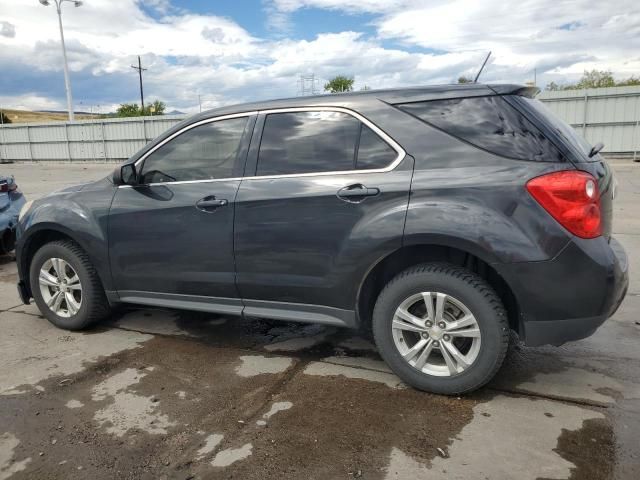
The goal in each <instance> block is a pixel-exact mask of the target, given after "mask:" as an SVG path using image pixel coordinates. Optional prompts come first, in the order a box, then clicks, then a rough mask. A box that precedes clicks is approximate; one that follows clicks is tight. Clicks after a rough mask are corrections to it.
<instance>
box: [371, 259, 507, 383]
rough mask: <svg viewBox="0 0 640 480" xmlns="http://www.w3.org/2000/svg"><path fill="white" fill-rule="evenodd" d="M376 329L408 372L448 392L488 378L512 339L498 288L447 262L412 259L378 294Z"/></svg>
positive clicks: (379, 341)
mask: <svg viewBox="0 0 640 480" xmlns="http://www.w3.org/2000/svg"><path fill="white" fill-rule="evenodd" d="M373 333H374V338H375V341H376V345H377V346H378V350H379V351H380V354H381V355H382V357H383V358H384V360H385V361H386V362H387V363H388V364H389V366H390V367H391V369H392V370H393V371H394V372H395V373H396V374H397V375H398V376H399V377H400V378H401V379H402V380H404V381H405V382H406V383H408V384H409V385H411V386H413V387H415V388H418V389H420V390H426V391H429V392H434V393H442V394H447V395H453V394H461V393H466V392H471V391H473V390H475V389H477V388H479V387H481V386H482V385H484V384H485V383H487V382H488V381H489V380H490V379H491V378H492V377H493V376H494V375H495V373H496V372H497V371H498V369H499V368H500V366H501V364H502V361H503V360H504V357H505V354H506V351H507V347H508V344H509V328H508V322H507V316H506V312H505V310H504V307H503V305H502V302H501V301H500V299H499V298H498V296H497V295H496V293H495V292H494V290H493V289H492V288H491V287H490V286H489V285H488V284H487V283H486V282H485V281H484V280H483V279H482V278H480V277H479V276H477V275H476V274H474V273H472V272H470V271H468V270H466V269H463V268H460V267H456V266H452V265H444V264H425V265H420V266H417V267H413V268H410V269H408V270H405V271H404V272H402V273H400V274H399V275H398V276H396V277H395V278H394V279H393V280H391V281H390V282H389V284H388V285H387V286H386V287H385V288H384V289H383V291H382V293H381V294H380V296H379V297H378V300H377V302H376V306H375V308H374V313H373Z"/></svg>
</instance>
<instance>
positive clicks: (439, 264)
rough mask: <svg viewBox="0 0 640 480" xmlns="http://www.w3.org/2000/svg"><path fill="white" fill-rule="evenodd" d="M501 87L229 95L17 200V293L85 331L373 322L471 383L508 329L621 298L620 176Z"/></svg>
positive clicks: (559, 334)
mask: <svg viewBox="0 0 640 480" xmlns="http://www.w3.org/2000/svg"><path fill="white" fill-rule="evenodd" d="M536 93H537V90H535V89H532V88H527V87H522V86H517V85H478V84H472V85H463V86H437V87H424V88H415V89H401V90H385V91H367V92H360V93H353V94H343V95H327V96H320V97H303V98H296V99H289V100H278V101H270V102H264V103H254V104H248V105H240V106H234V107H225V108H221V109H218V110H212V111H209V112H206V113H202V114H200V115H197V116H195V117H192V118H189V119H188V120H185V121H184V122H182V123H181V124H179V125H177V126H176V127H174V128H172V129H171V130H169V131H168V132H166V133H165V134H163V135H161V136H160V137H159V138H157V139H156V140H154V141H153V142H152V143H151V144H149V145H147V146H146V147H145V148H143V149H142V151H140V152H139V153H137V154H136V155H134V156H133V157H132V158H131V159H130V160H128V161H127V162H126V163H125V164H124V165H122V166H121V167H118V168H117V169H116V171H115V173H114V174H113V175H112V176H110V177H109V178H105V179H103V180H100V181H98V182H95V183H90V184H87V185H80V186H77V187H73V188H68V189H65V190H62V191H59V192H56V193H53V194H51V195H49V196H47V197H44V198H42V199H40V200H37V201H35V202H33V203H31V204H30V205H29V206H27V207H25V208H24V209H23V211H22V213H21V217H20V222H19V225H18V236H19V240H18V244H17V260H18V268H19V278H20V280H19V291H20V295H21V297H22V299H23V301H24V302H29V300H30V298H32V297H33V298H34V299H35V301H36V304H37V305H38V307H39V308H40V310H41V311H42V312H43V314H44V315H45V316H46V317H47V318H48V319H49V320H50V321H51V322H52V323H54V324H55V325H57V326H59V327H62V328H67V329H72V330H76V329H81V328H85V327H87V326H89V325H90V324H92V323H94V322H96V321H98V320H100V319H102V318H104V317H105V316H106V315H108V313H109V311H110V307H112V306H113V305H116V304H119V303H133V304H140V305H153V306H162V307H171V308H182V309H191V310H200V311H206V312H216V313H221V314H231V315H246V316H252V317H263V318H269V319H278V320H289V321H298V322H317V323H323V324H329V325H338V326H345V327H353V328H355V327H361V328H367V329H371V330H372V331H373V334H374V338H375V342H376V345H377V347H378V349H379V351H380V354H381V355H382V357H383V358H384V359H385V360H386V362H387V363H388V364H389V366H390V367H391V368H392V369H393V371H394V372H396V373H397V374H398V376H400V377H401V378H402V379H403V380H404V381H405V382H407V383H408V384H410V385H413V386H414V387H417V388H419V389H424V390H428V391H432V392H439V393H445V394H457V393H463V392H468V391H471V390H474V389H476V388H478V387H480V386H482V385H483V384H485V383H486V382H487V381H489V379H491V377H492V376H493V375H494V374H495V373H496V371H497V370H498V369H499V367H500V365H501V363H502V362H503V359H504V356H505V352H506V350H507V346H508V342H509V338H510V336H509V329H512V330H515V331H516V332H517V333H518V335H519V336H520V338H521V339H523V340H524V341H525V342H526V344H528V345H541V344H547V343H550V344H554V345H559V344H562V343H564V342H566V341H569V340H576V339H580V338H584V337H586V336H588V335H590V334H591V333H593V332H594V331H595V329H596V328H597V327H598V326H599V325H600V324H602V322H604V321H605V320H606V319H607V318H608V317H609V316H611V315H612V314H613V313H614V312H615V310H616V308H617V307H618V306H619V305H620V303H621V302H622V299H623V298H624V295H625V293H626V289H627V284H628V273H627V259H626V255H625V252H624V250H623V249H622V248H621V247H620V245H619V243H618V242H616V240H615V239H613V238H612V237H611V217H612V201H613V197H614V195H615V180H614V178H613V175H612V172H611V170H610V169H609V167H608V165H607V164H606V162H605V161H604V160H603V159H602V158H601V157H600V155H599V154H598V151H599V149H600V148H601V145H598V146H596V147H591V146H590V145H587V144H586V143H585V142H584V140H582V139H581V138H579V137H578V136H577V135H576V134H575V133H574V132H573V130H572V129H571V128H570V127H569V126H567V125H566V124H564V123H563V122H562V121H559V120H558V119H557V118H555V117H554V116H553V115H551V114H550V113H549V112H548V111H547V110H546V109H545V108H544V107H543V106H542V105H541V104H540V102H538V101H537V100H535V99H534V98H533V97H534V95H535V94H536Z"/></svg>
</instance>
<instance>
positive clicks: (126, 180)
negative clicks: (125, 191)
mask: <svg viewBox="0 0 640 480" xmlns="http://www.w3.org/2000/svg"><path fill="white" fill-rule="evenodd" d="M113 182H114V183H115V184H116V185H137V184H138V172H137V171H136V166H135V164H133V163H127V164H125V165H122V166H120V167H118V168H116V171H115V172H113Z"/></svg>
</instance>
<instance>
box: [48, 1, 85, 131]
mask: <svg viewBox="0 0 640 480" xmlns="http://www.w3.org/2000/svg"><path fill="white" fill-rule="evenodd" d="M39 2H40V3H41V4H42V5H44V6H45V7H47V6H49V5H51V2H50V1H49V0H39ZM53 2H54V3H55V4H56V10H57V11H58V25H59V26H60V42H62V57H63V58H64V88H65V90H66V91H67V110H68V111H69V121H70V122H72V121H73V98H72V97H71V81H70V80H69V65H67V48H66V47H65V45H64V32H63V30H62V4H63V3H64V2H71V3H73V5H74V6H75V7H79V6H80V5H82V2H81V1H80V0H53Z"/></svg>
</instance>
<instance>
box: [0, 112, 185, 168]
mask: <svg viewBox="0 0 640 480" xmlns="http://www.w3.org/2000/svg"><path fill="white" fill-rule="evenodd" d="M183 118H184V117H182V116H173V115H164V116H158V117H137V118H112V119H104V120H83V121H78V122H64V123H63V122H60V123H17V124H9V125H4V126H3V127H2V128H0V161H69V160H71V161H122V160H125V159H127V158H129V157H130V156H131V155H132V154H134V153H135V152H137V151H138V150H140V149H141V148H142V147H143V146H144V145H146V144H147V143H148V142H149V141H151V140H153V139H154V138H155V137H157V136H158V135H160V134H161V133H162V132H164V131H165V130H167V129H168V128H170V127H172V126H173V125H175V124H176V123H178V122H180V121H181V120H182V119H183Z"/></svg>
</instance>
